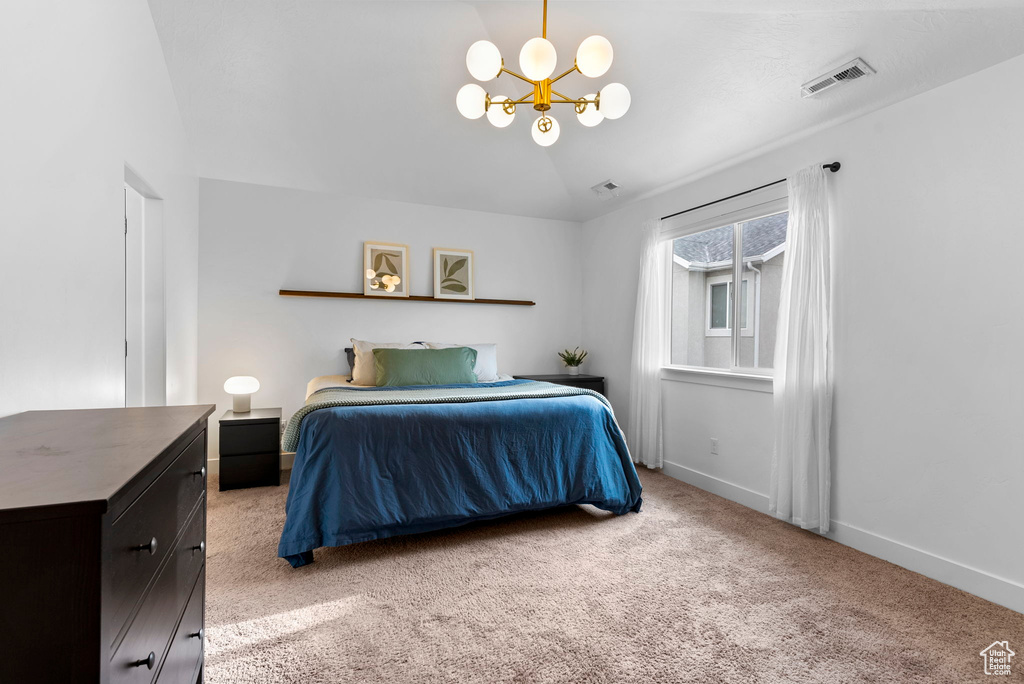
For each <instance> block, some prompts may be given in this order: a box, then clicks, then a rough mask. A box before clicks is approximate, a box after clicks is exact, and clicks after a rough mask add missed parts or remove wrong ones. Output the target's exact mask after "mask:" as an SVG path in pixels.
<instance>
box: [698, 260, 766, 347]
mask: <svg viewBox="0 0 1024 684" xmlns="http://www.w3.org/2000/svg"><path fill="white" fill-rule="evenodd" d="M705 280H706V282H707V288H708V289H707V293H706V294H705V296H704V308H705V309H707V316H706V320H707V329H706V331H705V334H706V335H708V337H729V336H730V335H731V334H732V308H733V293H732V274H731V273H730V274H729V275H720V276H711V277H708V278H706V279H705ZM740 288H741V289H740V304H739V307H740V335H742V336H745V337H750V336H751V335H753V334H754V332H753V330H751V328H750V321H751V320H753V304H754V300H753V299H751V298H750V297H749V296H748V293H749V292H750V278H747V277H745V278H743V281H742V283H741V285H740Z"/></svg>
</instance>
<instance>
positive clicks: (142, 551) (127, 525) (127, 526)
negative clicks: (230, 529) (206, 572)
mask: <svg viewBox="0 0 1024 684" xmlns="http://www.w3.org/2000/svg"><path fill="white" fill-rule="evenodd" d="M205 436H206V433H205V432H201V433H199V435H198V436H197V437H196V438H195V439H194V440H193V441H192V442H191V443H190V444H189V445H188V446H187V447H185V449H184V450H183V451H182V452H181V455H179V456H178V457H177V458H176V459H175V460H174V461H173V462H172V463H171V465H170V466H168V467H167V469H166V470H164V472H163V473H161V475H160V476H159V477H158V478H157V479H156V481H154V482H153V484H151V485H150V486H149V487H148V488H147V489H146V491H144V492H143V493H142V494H141V495H140V496H139V498H138V499H136V500H135V501H134V502H133V503H132V504H131V506H129V507H128V509H127V510H126V511H125V512H124V513H123V514H122V515H121V517H120V518H118V519H117V520H116V521H114V524H113V525H112V526H111V529H110V533H109V535H108V536H107V539H106V543H105V550H104V554H105V556H106V558H107V559H108V560H107V563H108V567H109V577H110V580H109V584H108V586H109V587H110V593H109V595H108V596H107V597H106V601H107V605H108V608H109V615H110V621H109V623H108V624H109V626H110V628H109V633H108V635H109V637H110V641H109V642H108V643H109V644H110V645H111V646H114V645H115V644H116V643H117V638H118V637H119V636H120V635H121V634H122V633H123V632H124V627H125V622H126V621H127V619H128V618H129V616H130V615H131V613H132V609H133V608H134V607H135V606H136V605H137V604H138V602H139V599H140V598H141V597H142V594H143V592H144V591H145V589H146V587H147V586H149V584H150V581H151V580H152V579H153V575H154V574H155V573H156V570H157V568H158V567H160V564H161V562H162V561H163V559H164V558H165V556H166V555H167V553H168V552H169V551H170V547H171V544H172V543H173V542H174V540H175V538H176V537H177V536H178V532H179V531H180V530H181V528H182V526H183V525H184V524H185V522H186V520H188V516H189V514H190V513H191V512H192V510H193V509H194V508H195V505H196V502H197V501H199V499H200V498H201V497H202V495H203V492H204V491H205V490H206V481H205V480H206V476H205V470H204V469H203V468H204V466H205V464H206V437H205ZM153 540H155V543H154V541H153ZM197 543H198V542H197Z"/></svg>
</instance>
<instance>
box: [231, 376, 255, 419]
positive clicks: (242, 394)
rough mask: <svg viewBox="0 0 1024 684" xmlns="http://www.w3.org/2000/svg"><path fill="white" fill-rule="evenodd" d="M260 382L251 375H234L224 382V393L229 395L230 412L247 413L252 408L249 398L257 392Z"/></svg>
mask: <svg viewBox="0 0 1024 684" xmlns="http://www.w3.org/2000/svg"><path fill="white" fill-rule="evenodd" d="M259 388H260V381H259V380H257V379H256V378H254V377H252V376H251V375H236V376H234V377H232V378H228V379H227V380H226V381H225V382H224V391H225V392H227V393H228V394H230V395H231V410H232V411H234V412H235V413H248V412H249V411H250V407H251V406H252V403H251V399H250V396H249V395H251V394H252V393H253V392H255V391H257V390H259Z"/></svg>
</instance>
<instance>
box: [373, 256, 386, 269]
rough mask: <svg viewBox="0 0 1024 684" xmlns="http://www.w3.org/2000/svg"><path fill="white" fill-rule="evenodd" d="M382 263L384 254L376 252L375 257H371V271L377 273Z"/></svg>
mask: <svg viewBox="0 0 1024 684" xmlns="http://www.w3.org/2000/svg"><path fill="white" fill-rule="evenodd" d="M382 263H384V252H377V256H375V257H373V270H374V271H379V270H380V266H381V264H382Z"/></svg>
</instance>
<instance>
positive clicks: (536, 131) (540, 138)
mask: <svg viewBox="0 0 1024 684" xmlns="http://www.w3.org/2000/svg"><path fill="white" fill-rule="evenodd" d="M543 119H547V120H548V121H550V122H551V125H550V126H545V127H546V128H547V129H548V130H546V131H545V130H543V128H542V127H541V123H540V122H541V121H542V120H543ZM556 140H558V122H557V121H555V117H553V116H549V115H547V114H542V115H541V116H538V117H537V120H536V121H534V122H533V142H535V143H537V144H538V145H540V146H541V147H548V146H549V145H554V144H555V141H556Z"/></svg>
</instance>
